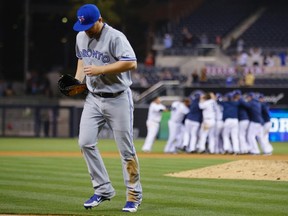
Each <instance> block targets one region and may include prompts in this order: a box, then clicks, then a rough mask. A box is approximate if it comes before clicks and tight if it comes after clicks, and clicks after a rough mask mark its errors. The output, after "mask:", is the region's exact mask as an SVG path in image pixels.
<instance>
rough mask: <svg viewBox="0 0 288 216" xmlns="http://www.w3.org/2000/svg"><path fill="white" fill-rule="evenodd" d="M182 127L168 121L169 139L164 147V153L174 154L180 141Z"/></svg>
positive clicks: (180, 124) (179, 124)
mask: <svg viewBox="0 0 288 216" xmlns="http://www.w3.org/2000/svg"><path fill="white" fill-rule="evenodd" d="M182 126H183V124H182V123H178V122H174V121H171V120H169V121H168V127H169V137H168V141H167V143H166V145H165V147H164V152H165V153H173V152H176V147H178V146H179V145H180V142H181V141H182V139H181V137H182Z"/></svg>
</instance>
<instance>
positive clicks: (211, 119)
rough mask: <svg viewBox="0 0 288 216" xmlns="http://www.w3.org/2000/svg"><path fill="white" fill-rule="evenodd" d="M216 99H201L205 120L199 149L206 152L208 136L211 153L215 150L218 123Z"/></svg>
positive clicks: (200, 105) (201, 130) (200, 106)
mask: <svg viewBox="0 0 288 216" xmlns="http://www.w3.org/2000/svg"><path fill="white" fill-rule="evenodd" d="M215 106H216V101H215V100H214V99H208V100H206V101H203V102H202V101H200V103H199V108H200V109H202V114H203V122H202V124H201V128H200V134H199V141H198V151H199V152H204V151H205V149H206V146H205V144H206V140H207V137H208V150H209V152H210V153H214V152H215V134H214V132H215V123H216V108H215Z"/></svg>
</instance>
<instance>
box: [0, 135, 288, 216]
mask: <svg viewBox="0 0 288 216" xmlns="http://www.w3.org/2000/svg"><path fill="white" fill-rule="evenodd" d="M142 144H143V140H140V139H139V140H136V141H135V145H136V149H137V150H138V152H140V148H141V145H142ZM164 144H165V142H164V141H157V142H156V143H155V145H154V148H153V151H154V152H159V153H160V152H162V150H163V147H164ZM273 146H274V149H275V151H274V154H288V144H287V143H274V144H273ZM99 147H100V149H101V151H102V152H116V151H117V149H116V145H115V143H114V141H113V140H101V141H100V143H99ZM2 151H36V152H38V151H46V152H56V151H57V152H67V151H69V152H79V147H78V145H77V139H42V138H40V139H36V138H33V139H32V138H1V139H0V152H2ZM139 160H140V165H141V181H142V185H143V196H144V197H143V203H142V205H141V206H140V208H139V211H138V212H137V213H136V214H137V215H139V216H140V215H143V216H144V215H145V216H146V215H147V216H148V215H149V216H151V215H181V216H182V215H183V216H184V215H187V216H190V215H197V216H198V215H199V216H202V215H203V216H205V215H209V216H213V215H221V216H226V215H227V216H228V215H253V216H255V215H259V216H260V215H261V216H263V215H264V216H265V215H267V216H268V215H269V216H271V215H273V216H278V215H279V216H280V215H287V212H288V199H287V197H288V182H276V181H252V180H249V181H248V180H220V179H185V178H173V177H167V176H164V174H166V173H170V172H177V171H182V170H189V169H196V168H200V167H206V166H210V165H214V164H220V163H224V162H227V161H229V160H228V159H227V160H226V159H215V158H214V159H213V158H209V159H197V158H193V157H191V158H186V159H185V158H147V157H140V158H139ZM104 161H105V164H106V167H107V170H108V172H109V175H110V178H111V181H112V183H113V186H114V187H115V189H116V193H117V194H116V196H115V197H114V198H113V199H112V200H111V201H110V202H104V203H102V204H101V205H100V206H99V207H97V208H94V209H93V210H89V211H87V210H85V209H84V208H83V206H82V205H83V202H84V201H85V200H86V199H87V198H89V197H90V196H91V195H92V193H93V190H92V187H91V183H90V180H89V176H88V172H87V168H86V165H85V162H84V159H83V158H82V157H51V156H50V157H39V156H38V157H32V156H1V157H0V165H1V166H0V214H7V213H9V214H44V215H47V214H54V215H99V216H100V215H101V216H104V215H105V216H106V215H107V216H108V215H111V216H112V215H127V213H122V212H121V211H120V210H121V208H122V207H123V205H124V202H125V187H124V183H123V179H122V169H121V164H120V158H119V157H116V158H111V157H105V158H104ZM287 171H288V170H287Z"/></svg>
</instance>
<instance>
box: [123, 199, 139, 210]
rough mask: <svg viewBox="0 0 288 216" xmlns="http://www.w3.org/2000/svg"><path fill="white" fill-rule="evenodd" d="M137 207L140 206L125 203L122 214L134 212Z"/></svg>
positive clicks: (134, 203) (133, 203)
mask: <svg viewBox="0 0 288 216" xmlns="http://www.w3.org/2000/svg"><path fill="white" fill-rule="evenodd" d="M138 206H140V204H139V203H136V202H129V201H128V202H126V205H125V206H124V207H123V209H122V211H123V212H136V211H137V209H138Z"/></svg>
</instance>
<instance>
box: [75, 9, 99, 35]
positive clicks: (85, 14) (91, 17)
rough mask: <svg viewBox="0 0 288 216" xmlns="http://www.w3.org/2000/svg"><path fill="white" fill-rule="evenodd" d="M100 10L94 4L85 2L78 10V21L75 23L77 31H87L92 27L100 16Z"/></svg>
mask: <svg viewBox="0 0 288 216" xmlns="http://www.w3.org/2000/svg"><path fill="white" fill-rule="evenodd" d="M100 16H101V15H100V11H99V9H98V8H97V6H96V5H94V4H85V5H83V6H81V7H80V8H79V9H78V11H77V18H78V21H77V22H76V23H75V24H74V26H73V29H74V30H75V31H86V30H88V29H90V28H91V27H92V26H93V25H94V24H95V22H97V21H98V20H99V18H100Z"/></svg>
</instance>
